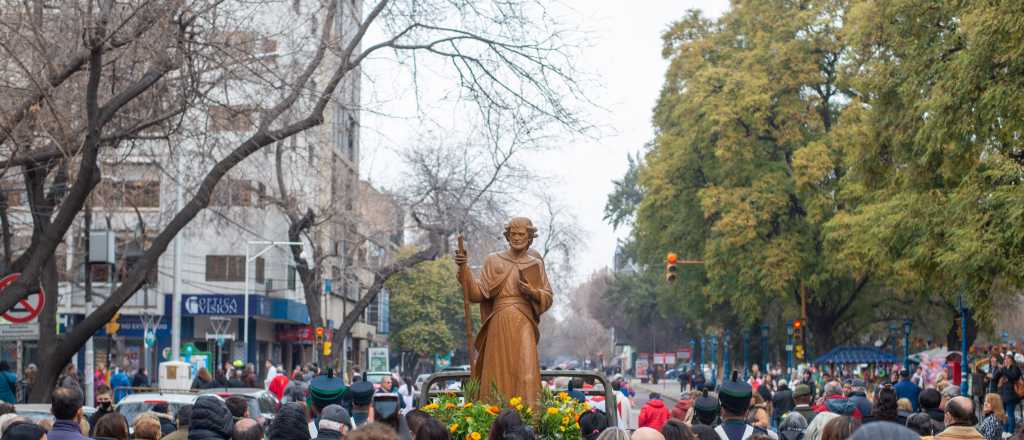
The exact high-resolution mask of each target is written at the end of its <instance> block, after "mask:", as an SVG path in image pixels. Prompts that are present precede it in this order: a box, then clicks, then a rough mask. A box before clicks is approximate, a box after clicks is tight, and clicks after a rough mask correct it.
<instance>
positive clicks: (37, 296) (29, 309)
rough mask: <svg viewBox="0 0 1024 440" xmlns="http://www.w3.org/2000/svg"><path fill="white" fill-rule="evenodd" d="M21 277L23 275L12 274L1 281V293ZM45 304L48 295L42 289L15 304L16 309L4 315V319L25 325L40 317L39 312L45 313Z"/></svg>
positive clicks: (13, 308) (12, 308)
mask: <svg viewBox="0 0 1024 440" xmlns="http://www.w3.org/2000/svg"><path fill="white" fill-rule="evenodd" d="M20 276H21V273H12V274H10V275H7V276H6V277H4V278H3V279H0V292H3V290H4V289H6V288H7V286H9V285H11V283H14V281H15V280H17V279H18V277H20ZM45 303H46V294H45V293H44V292H43V289H42V288H41V287H40V288H39V290H38V291H36V292H33V293H30V294H29V295H28V297H26V298H24V299H22V300H21V301H18V303H17V304H15V305H14V307H11V309H10V310H8V311H7V312H6V313H4V314H3V315H2V316H3V317H4V319H6V320H8V321H11V322H13V323H15V324H24V323H26V322H29V321H31V320H32V319H34V318H35V317H36V316H39V312H42V311H43V305H44V304H45Z"/></svg>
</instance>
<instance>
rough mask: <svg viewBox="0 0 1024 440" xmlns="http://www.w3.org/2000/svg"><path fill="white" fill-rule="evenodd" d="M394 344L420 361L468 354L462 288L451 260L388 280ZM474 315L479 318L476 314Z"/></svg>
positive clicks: (421, 266) (428, 264)
mask: <svg viewBox="0 0 1024 440" xmlns="http://www.w3.org/2000/svg"><path fill="white" fill-rule="evenodd" d="M386 286H387V288H388V290H389V291H390V292H391V297H390V299H391V304H390V307H391V328H392V332H391V335H390V340H391V342H392V343H393V344H394V345H396V346H398V347H399V348H400V349H401V350H403V351H408V352H412V353H415V354H417V355H419V356H420V357H429V356H432V355H434V354H442V353H448V352H450V351H453V350H461V351H462V353H463V355H464V353H465V347H466V345H465V343H466V337H465V327H464V326H465V321H464V319H463V316H464V312H463V306H462V288H461V287H459V283H458V281H457V280H456V275H455V263H454V262H453V261H452V260H451V258H441V259H438V260H432V261H425V262H422V263H420V264H417V265H416V266H414V267H412V268H411V269H409V270H406V271H404V272H402V273H400V274H397V275H395V276H393V277H391V278H390V279H388V281H387V284H386ZM473 309H474V314H477V312H475V309H476V308H475V307H474V308H473Z"/></svg>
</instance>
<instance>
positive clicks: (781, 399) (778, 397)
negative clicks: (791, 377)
mask: <svg viewBox="0 0 1024 440" xmlns="http://www.w3.org/2000/svg"><path fill="white" fill-rule="evenodd" d="M793 408H796V401H795V400H794V398H793V391H792V390H790V389H789V384H788V383H787V382H786V380H785V379H782V380H780V381H779V389H778V390H777V391H775V394H774V395H772V426H779V422H780V421H781V420H782V416H784V415H786V413H788V412H790V411H792V410H793Z"/></svg>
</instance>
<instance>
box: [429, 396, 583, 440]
mask: <svg viewBox="0 0 1024 440" xmlns="http://www.w3.org/2000/svg"><path fill="white" fill-rule="evenodd" d="M421 409H422V410H423V411H425V412H426V413H428V414H430V415H431V416H433V417H434V418H435V419H437V420H438V421H439V422H441V423H443V424H445V425H447V426H448V430H449V432H450V433H451V438H452V439H453V440H487V435H488V433H490V431H491V425H492V424H493V423H494V420H495V419H496V418H497V417H498V414H499V413H500V412H501V411H502V410H503V409H512V410H514V411H516V412H517V413H519V416H520V417H522V419H523V422H525V423H526V424H527V425H529V426H531V427H532V428H533V430H534V433H536V434H537V437H538V438H540V439H542V440H580V439H581V438H582V436H581V435H580V424H579V418H580V416H581V415H583V413H585V412H587V411H588V410H590V406H589V405H588V404H586V403H580V402H577V401H576V400H574V399H573V398H572V397H569V394H567V393H559V394H558V395H554V394H553V393H551V392H550V391H548V390H546V389H545V390H544V391H542V393H541V396H540V402H539V403H538V406H537V410H538V411H534V409H533V408H531V407H530V406H529V405H527V404H526V403H525V402H523V399H522V398H521V397H512V398H511V399H508V400H503V401H502V406H500V407H499V406H497V405H491V404H487V403H483V402H466V403H461V398H460V397H458V396H456V395H455V394H454V393H450V394H446V395H443V396H440V397H438V398H436V399H434V401H433V402H431V403H430V404H428V405H426V406H424V407H423V408H421Z"/></svg>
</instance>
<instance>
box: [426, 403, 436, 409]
mask: <svg viewBox="0 0 1024 440" xmlns="http://www.w3.org/2000/svg"><path fill="white" fill-rule="evenodd" d="M425 409H437V404H436V403H431V404H429V405H427V406H426V407H425Z"/></svg>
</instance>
